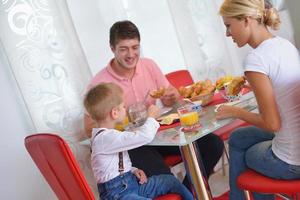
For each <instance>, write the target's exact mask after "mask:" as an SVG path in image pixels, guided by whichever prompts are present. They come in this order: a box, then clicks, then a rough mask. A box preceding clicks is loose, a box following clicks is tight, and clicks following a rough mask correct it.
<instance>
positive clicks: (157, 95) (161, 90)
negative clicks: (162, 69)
mask: <svg viewBox="0 0 300 200" xmlns="http://www.w3.org/2000/svg"><path fill="white" fill-rule="evenodd" d="M164 93H165V88H164V87H160V88H159V89H157V90H152V91H151V92H150V96H151V97H152V98H155V99H158V98H160V97H161V96H163V95H164Z"/></svg>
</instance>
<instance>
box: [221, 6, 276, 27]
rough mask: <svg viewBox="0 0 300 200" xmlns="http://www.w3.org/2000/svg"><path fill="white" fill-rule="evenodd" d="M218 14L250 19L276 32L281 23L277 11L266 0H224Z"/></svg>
mask: <svg viewBox="0 0 300 200" xmlns="http://www.w3.org/2000/svg"><path fill="white" fill-rule="evenodd" d="M219 13H220V15H221V16H223V17H233V18H237V19H244V18H246V17H252V18H254V19H256V20H257V21H258V22H260V23H263V24H264V25H266V26H269V27H271V28H272V29H274V30H278V29H279V26H280V23H281V22H280V17H279V15H278V12H277V10H276V9H275V8H273V7H272V4H271V3H270V2H269V1H268V0H224V2H223V4H222V6H221V8H220V11H219Z"/></svg>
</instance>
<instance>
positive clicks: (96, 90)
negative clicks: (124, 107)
mask: <svg viewBox="0 0 300 200" xmlns="http://www.w3.org/2000/svg"><path fill="white" fill-rule="evenodd" d="M122 102H123V90H122V88H121V87H120V86H118V85H116V84H114V83H100V84H98V85H96V86H95V87H93V88H91V89H90V90H89V91H88V92H87V94H86V95H85V98H84V107H85V109H86V110H87V112H88V113H89V115H90V116H91V118H92V119H94V120H95V121H103V120H105V119H106V118H107V116H108V115H109V113H110V112H111V110H112V109H113V108H114V107H116V106H118V105H120V104H121V103H122Z"/></svg>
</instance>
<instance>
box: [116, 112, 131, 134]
mask: <svg viewBox="0 0 300 200" xmlns="http://www.w3.org/2000/svg"><path fill="white" fill-rule="evenodd" d="M128 124H129V119H128V117H127V116H126V117H125V119H124V120H123V121H122V122H120V123H117V124H116V125H115V129H117V130H119V131H124V130H125V129H126V127H127V126H128Z"/></svg>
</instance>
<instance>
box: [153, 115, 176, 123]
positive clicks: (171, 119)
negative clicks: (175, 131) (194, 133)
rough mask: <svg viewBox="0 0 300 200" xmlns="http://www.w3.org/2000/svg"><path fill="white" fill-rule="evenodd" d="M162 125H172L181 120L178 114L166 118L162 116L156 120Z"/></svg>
mask: <svg viewBox="0 0 300 200" xmlns="http://www.w3.org/2000/svg"><path fill="white" fill-rule="evenodd" d="M156 120H157V121H159V124H161V125H170V124H173V123H174V122H177V121H178V120H179V115H178V114H177V113H172V114H169V115H166V116H162V117H159V118H157V119H156Z"/></svg>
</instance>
